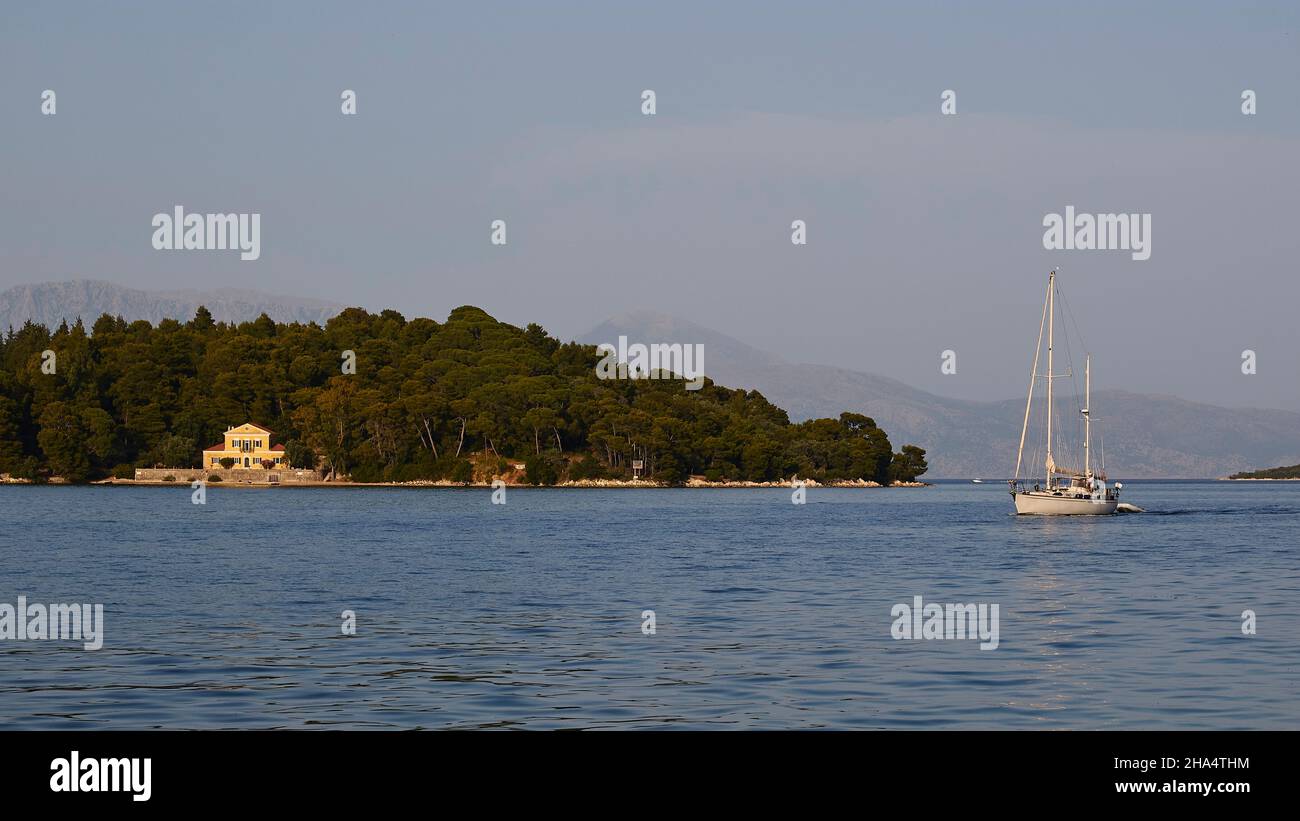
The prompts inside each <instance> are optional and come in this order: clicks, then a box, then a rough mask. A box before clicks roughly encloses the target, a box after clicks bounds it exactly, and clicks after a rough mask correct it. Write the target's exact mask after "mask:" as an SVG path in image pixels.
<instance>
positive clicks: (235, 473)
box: [135, 468, 324, 485]
mask: <svg viewBox="0 0 1300 821" xmlns="http://www.w3.org/2000/svg"><path fill="white" fill-rule="evenodd" d="M213 475H215V476H220V477H221V483H222V484H231V485H275V484H280V485H299V484H309V483H312V482H320V481H323V480H324V477H323V476H321V474H320V471H316V470H304V469H300V468H284V469H274V468H273V469H271V470H260V469H251V468H231V469H230V470H226V469H225V468H211V469H204V468H136V470H135V480H136V481H137V482H165V481H167V477H168V476H171V477H173V478H174V479H175V480H176V481H177V482H178V483H180V482H184V483H186V484H189V483H190V482H193V481H195V480H200V479H201V480H204V481H206V480H207V478H208V477H209V476H213Z"/></svg>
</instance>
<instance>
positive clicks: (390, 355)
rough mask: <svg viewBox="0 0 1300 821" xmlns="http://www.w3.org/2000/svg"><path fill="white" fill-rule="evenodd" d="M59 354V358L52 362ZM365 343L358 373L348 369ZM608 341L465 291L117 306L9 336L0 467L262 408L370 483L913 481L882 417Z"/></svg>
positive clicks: (0, 400) (82, 460)
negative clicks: (272, 314) (408, 311)
mask: <svg viewBox="0 0 1300 821" xmlns="http://www.w3.org/2000/svg"><path fill="white" fill-rule="evenodd" d="M46 351H53V352H54V354H55V357H54V359H53V362H52V364H53V368H52V369H53V373H50V372H48V370H50V368H48V367H43V365H44V363H45V362H46V360H47V359H48V356H47V355H44V354H45V352H46ZM345 351H351V352H353V353H354V354H355V373H345V372H344V369H343V368H342V364H343V363H344V356H345V354H344V352H345ZM599 359H600V356H599V355H598V354H597V352H596V348H595V346H591V345H580V344H577V343H572V342H570V343H561V342H560V341H559V340H557V339H555V338H554V337H552V336H550V335H549V334H547V333H546V331H545V330H544V329H542V328H541V327H540V326H538V325H535V324H533V325H529V326H528V327H527V328H523V329H521V328H517V327H514V326H511V325H507V324H505V323H502V322H498V321H496V320H495V319H493V318H492V317H491V316H489V315H488V314H487V313H485V312H484V311H482V310H480V309H478V308H474V307H470V306H465V307H460V308H457V309H455V310H454V311H452V312H451V314H450V316H448V318H447V320H446V321H445V322H442V323H439V322H435V321H433V320H431V319H412V320H409V321H408V320H407V319H405V318H404V317H403V316H402V315H401V314H400V313H398V312H397V311H393V310H386V311H383V312H381V313H378V314H372V313H369V312H367V311H365V310H363V309H360V308H349V309H347V310H345V311H343V312H342V313H340V314H339V315H338V316H336V317H334V318H333V319H331V320H329V321H328V322H327V323H326V324H325V326H324V327H320V326H319V325H316V324H315V323H311V324H306V325H303V324H298V323H293V324H279V323H276V322H273V321H272V320H271V319H269V318H268V317H267V316H266V315H262V316H261V317H259V318H258V319H256V320H254V321H251V322H244V323H240V324H228V323H224V322H222V323H218V322H213V320H212V316H211V314H210V313H209V312H208V311H207V310H206V309H204V308H200V309H199V310H198V312H197V314H196V316H195V318H194V319H193V320H191V321H190V322H187V323H181V322H178V321H175V320H164V321H162V322H160V323H159V324H158V325H157V326H154V325H151V324H150V323H149V322H146V321H137V322H131V323H127V322H125V321H124V320H123V319H121V318H120V317H113V316H109V315H107V314H105V315H104V316H101V317H100V318H99V319H98V320H96V321H95V323H94V326H93V328H92V330H91V332H90V333H88V332H87V331H86V329H85V327H84V326H83V324H82V323H81V321H80V320H78V321H77V323H76V324H74V325H73V326H71V327H69V326H68V325H67V324H66V323H65V324H63V325H61V326H60V327H59V328H57V329H55V330H54V331H53V332H51V331H49V330H48V329H47V328H45V327H44V326H41V325H36V324H32V323H28V324H26V325H24V326H23V327H22V328H21V329H19V330H17V331H14V330H12V329H10V331H9V333H8V334H6V335H5V336H4V338H3V339H2V340H0V472H6V473H10V474H13V475H15V476H19V477H26V478H32V479H40V478H43V477H48V476H51V475H55V476H61V477H63V478H65V479H67V480H68V481H74V482H81V481H88V480H92V479H95V478H98V477H103V476H108V475H122V474H123V472H124V471H125V470H128V469H129V468H130V467H131V466H136V467H150V466H165V467H192V466H195V465H197V464H198V462H199V458H200V453H201V450H202V449H203V447H204V446H205V445H208V444H211V443H212V442H217V441H220V439H221V436H222V434H223V432H224V431H226V430H227V429H228V428H229V427H230V426H232V425H237V424H241V423H243V422H246V421H253V422H256V423H257V424H259V425H263V426H265V427H269V428H270V429H271V430H273V431H275V433H276V440H277V441H279V442H282V443H285V446H286V454H287V456H288V457H289V459H290V461H291V463H293V464H294V465H295V466H311V464H313V463H319V465H320V466H321V467H322V468H323V469H327V470H332V471H333V472H334V473H335V474H336V475H349V476H351V478H352V479H354V480H356V481H411V480H416V479H439V478H451V479H455V480H458V481H460V480H466V479H468V478H470V477H471V476H472V475H473V468H472V465H471V464H470V463H469V461H468V459H469V457H470V456H472V455H474V456H476V458H478V459H480V460H482V459H484V458H486V459H492V460H496V462H498V463H502V464H504V460H505V459H506V458H511V459H516V460H528V461H529V471H528V475H529V481H537V482H538V483H543V484H549V483H552V482H554V481H559V480H563V479H564V478H566V477H567V478H579V477H581V478H597V477H624V476H630V475H631V467H632V461H633V460H640V461H642V462H643V475H647V476H649V477H651V478H654V479H658V480H660V481H665V482H669V483H676V482H681V481H684V480H685V479H686V478H687V477H688V476H690V475H704V476H705V477H706V478H708V479H711V480H750V481H772V480H777V479H782V478H788V477H790V476H791V475H793V474H795V473H797V474H798V475H800V476H802V477H805V478H813V479H816V480H818V481H834V480H852V479H868V480H875V481H879V482H882V483H884V482H888V481H890V480H891V479H902V480H908V479H913V478H915V476H916V475H918V474H919V473H921V472H924V470H925V460H924V451H922V450H921V449H920V448H916V447H914V446H908V447H906V448H904V449H903V451H902V452H901V453H899V454H894V453H893V452H892V448H891V445H890V442H889V438H888V437H887V436H886V435H885V432H884V431H883V430H881V429H880V428H879V427H878V426H877V425H876V424H875V422H874V421H873V420H872V419H870V418H869V417H866V416H863V415H861V414H858V413H852V412H846V413H843V414H841V415H840V417H839V418H838V419H814V420H809V421H806V422H801V423H798V424H793V423H791V422H790V420H789V418H788V417H787V415H786V413H785V411H783V410H781V409H780V408H778V407H776V406H774V405H773V404H771V403H770V402H768V401H767V400H766V399H764V398H763V396H762V395H761V394H759V393H758V392H757V391H746V390H733V389H730V388H725V387H722V386H719V385H716V384H714V383H713V382H712V381H708V380H706V382H705V385H704V387H703V388H702V389H701V390H698V391H687V390H685V389H684V386H683V383H682V381H680V380H676V379H662V380H658V379H633V380H628V379H623V380H601V379H598V378H597V377H596V374H595V366H596V363H597V362H598V361H599Z"/></svg>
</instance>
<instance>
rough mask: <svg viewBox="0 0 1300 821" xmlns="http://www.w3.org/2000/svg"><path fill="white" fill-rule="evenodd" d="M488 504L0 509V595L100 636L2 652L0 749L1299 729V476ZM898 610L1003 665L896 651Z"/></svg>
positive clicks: (149, 493)
mask: <svg viewBox="0 0 1300 821" xmlns="http://www.w3.org/2000/svg"><path fill="white" fill-rule="evenodd" d="M490 494H491V491H488V490H459V489H455V490H449V489H409V490H408V489H342V488H337V489H311V490H307V489H291V488H281V489H273V490H272V489H267V490H250V489H235V488H220V487H219V486H213V487H210V488H209V489H208V499H207V504H206V505H203V506H198V505H193V504H191V503H190V489H189V487H188V486H185V485H179V486H177V487H175V488H121V487H77V488H74V487H14V486H6V487H0V516H2V517H3V521H4V523H5V525H4V528H3V532H0V567H2V568H3V572H2V573H0V579H2V580H3V583H2V584H0V602H7V603H10V604H14V603H16V601H17V597H18V596H19V595H26V596H27V597H28V600H29V601H42V602H47V603H51V602H72V601H82V602H99V603H102V604H103V605H104V608H105V622H106V633H107V638H106V640H105V643H104V647H103V649H100V650H98V651H94V652H87V651H84V650H83V649H81V647H80V645H79V644H78V643H76V642H56V641H21V642H20V641H3V642H0V726H2V727H6V728H21V729H37V728H51V729H55V728H57V729H77V728H95V727H102V728H115V729H140V728H155V727H159V728H217V727H234V728H276V727H353V728H416V727H424V728H444V727H457V728H463V727H527V728H556V727H585V728H593V727H693V728H704V727H715V728H794V727H800V728H802V727H835V728H874V727H881V728H1023V727H1043V728H1102V727H1108V728H1290V729H1295V728H1296V727H1297V726H1300V722H1298V721H1297V719H1300V703H1298V701H1297V693H1300V669H1298V666H1300V653H1298V652H1297V651H1298V650H1300V608H1298V607H1297V604H1296V599H1297V594H1298V593H1300V572H1298V571H1297V552H1298V551H1300V483H1271V484H1242V483H1224V482H1218V483H1214V482H1202V483H1189V482H1181V483H1139V482H1134V483H1132V484H1128V483H1126V490H1125V496H1126V497H1127V499H1128V501H1131V502H1134V503H1136V504H1138V505H1141V506H1143V507H1146V508H1148V510H1149V511H1151V512H1148V513H1145V514H1139V515H1122V516H1115V517H1097V518H1081V517H1080V518H1070V519H1042V518H1023V517H1021V518H1017V517H1014V516H1011V515H1009V510H1010V500H1009V498H1008V497H1007V495H1006V493H1005V488H1004V487H1003V486H1001V485H997V484H988V485H972V484H967V483H962V484H956V483H954V484H940V485H938V486H935V487H930V488H924V489H895V490H847V489H846V490H831V489H817V488H813V489H810V490H809V492H808V503H807V504H806V505H803V506H795V505H792V504H791V503H790V494H789V491H787V490H779V489H773V490H767V489H756V490H635V491H632V490H525V489H511V490H509V491H508V504H506V505H504V506H494V505H492V504H490V501H489V499H490ZM915 595H921V596H924V597H925V600H926V601H933V602H941V603H942V602H986V603H997V604H999V606H1000V620H999V627H1000V646H999V647H998V649H996V650H987V651H982V650H980V649H979V643H978V641H896V640H894V639H892V638H891V636H890V625H891V621H892V619H891V617H890V610H891V608H892V607H893V606H894V605H895V604H897V603H909V604H910V603H911V601H912V597H913V596H915ZM349 609H350V610H354V611H355V612H356V614H357V633H356V635H354V636H345V635H342V632H341V630H340V623H341V619H340V613H341V612H342V611H343V610H349ZM644 609H653V610H654V611H655V612H656V615H657V632H656V634H655V635H643V634H642V631H641V623H642V622H641V612H642V610H644ZM1245 609H1252V610H1254V611H1255V612H1256V613H1257V614H1258V635H1255V636H1243V635H1242V631H1241V613H1242V611H1243V610H1245Z"/></svg>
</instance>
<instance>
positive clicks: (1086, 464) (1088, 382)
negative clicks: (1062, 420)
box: [1083, 354, 1092, 487]
mask: <svg viewBox="0 0 1300 821" xmlns="http://www.w3.org/2000/svg"><path fill="white" fill-rule="evenodd" d="M1091 410H1092V354H1088V356H1087V357H1086V358H1085V359H1084V360H1083V472H1084V475H1086V476H1087V477H1088V487H1092V460H1091V459H1089V458H1088V448H1089V447H1090V446H1091V445H1092V413H1091Z"/></svg>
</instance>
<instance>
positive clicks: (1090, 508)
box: [1008, 271, 1123, 516]
mask: <svg viewBox="0 0 1300 821" xmlns="http://www.w3.org/2000/svg"><path fill="white" fill-rule="evenodd" d="M1056 292H1057V288H1056V271H1052V272H1051V273H1050V274H1048V276H1047V299H1046V300H1045V301H1044V303H1043V318H1042V320H1041V321H1040V322H1039V324H1038V346H1037V347H1036V348H1035V349H1034V366H1033V370H1032V371H1031V372H1030V375H1029V396H1028V398H1027V399H1026V400H1025V421H1024V425H1023V426H1022V427H1021V429H1020V448H1019V450H1018V451H1017V452H1016V472H1015V474H1014V477H1015V478H1013V479H1012V480H1011V481H1010V482H1009V483H1008V484H1010V485H1011V498H1012V500H1013V501H1014V502H1015V505H1016V513H1018V514H1038V515H1047V516H1070V515H1093V516H1096V515H1105V514H1110V513H1114V512H1115V511H1116V509H1117V508H1118V506H1119V491H1120V489H1121V488H1122V487H1123V485H1121V484H1119V483H1118V482H1117V483H1115V485H1114V486H1113V487H1107V486H1106V473H1105V466H1104V463H1103V467H1102V469H1101V470H1099V471H1094V470H1093V469H1092V461H1091V446H1092V409H1091V405H1090V401H1091V398H1092V357H1091V356H1088V357H1087V358H1086V359H1085V364H1084V376H1083V380H1084V389H1083V390H1084V400H1083V408H1081V409H1080V412H1081V413H1082V414H1083V463H1082V464H1083V467H1082V468H1078V467H1070V466H1067V465H1061V464H1058V463H1057V462H1056V459H1055V458H1054V456H1053V454H1052V445H1053V444H1054V441H1053V430H1052V422H1053V417H1055V415H1056V414H1055V406H1054V404H1053V399H1054V397H1053V391H1052V383H1053V381H1054V380H1056V379H1059V378H1061V377H1072V376H1073V372H1072V371H1067V372H1066V373H1062V374H1058V373H1053V372H1052V365H1053V348H1055V344H1056ZM1044 326H1046V329H1047V373H1046V374H1043V375H1042V376H1041V378H1042V379H1045V380H1046V382H1047V397H1046V403H1045V404H1046V414H1045V418H1046V429H1047V430H1046V432H1047V436H1046V439H1045V440H1044V441H1045V445H1046V454H1047V458H1046V459H1045V460H1044V462H1043V467H1044V468H1045V475H1044V478H1043V481H1042V482H1036V483H1035V484H1034V485H1033V487H1028V480H1026V482H1025V483H1024V484H1022V483H1021V481H1020V466H1021V461H1022V459H1023V457H1024V454H1025V435H1026V433H1027V432H1028V430H1029V417H1030V412H1031V410H1032V409H1033V404H1034V386H1035V384H1036V383H1037V380H1038V379H1039V378H1040V375H1039V373H1038V355H1039V352H1040V351H1041V349H1042V346H1043V329H1044ZM1058 432H1059V431H1058Z"/></svg>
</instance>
